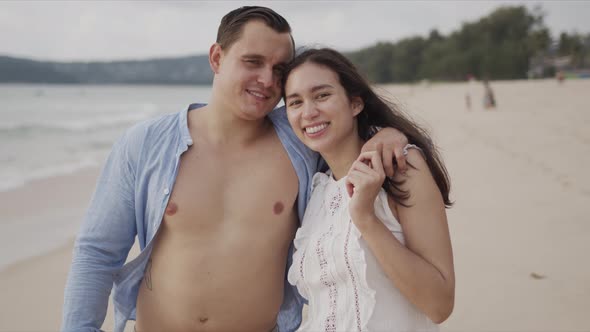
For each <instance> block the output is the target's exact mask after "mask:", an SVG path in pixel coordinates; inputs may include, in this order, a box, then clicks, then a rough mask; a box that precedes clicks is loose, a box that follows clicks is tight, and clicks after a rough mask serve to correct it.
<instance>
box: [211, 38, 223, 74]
mask: <svg viewBox="0 0 590 332" xmlns="http://www.w3.org/2000/svg"><path fill="white" fill-rule="evenodd" d="M222 55H223V50H222V49H221V45H219V44H218V43H215V44H213V45H211V48H210V49H209V66H211V70H213V73H214V74H218V73H219V67H220V65H221V58H222Z"/></svg>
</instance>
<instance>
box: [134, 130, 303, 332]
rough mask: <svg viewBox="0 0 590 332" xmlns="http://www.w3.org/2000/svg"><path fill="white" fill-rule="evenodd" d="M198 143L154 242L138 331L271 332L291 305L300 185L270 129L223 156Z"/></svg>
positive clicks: (180, 173) (142, 290)
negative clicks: (290, 267)
mask: <svg viewBox="0 0 590 332" xmlns="http://www.w3.org/2000/svg"><path fill="white" fill-rule="evenodd" d="M205 141H206V140H199V137H198V135H197V137H195V139H194V142H195V143H194V144H193V145H192V146H191V148H190V149H189V150H188V151H187V152H185V153H184V154H183V155H182V157H181V160H180V166H179V170H178V176H177V178H176V181H175V185H174V188H173V191H172V193H171V195H170V199H169V201H168V205H167V210H166V213H165V214H164V218H163V220H162V224H161V226H160V228H159V230H158V233H157V235H156V237H155V239H154V247H153V251H152V255H151V258H150V261H149V263H148V265H147V267H146V271H145V276H144V280H143V281H142V283H141V286H140V290H139V296H138V301H137V329H138V331H164V330H167V331H230V330H241V331H250V330H251V331H263V330H270V329H272V328H273V326H274V325H275V322H276V317H277V314H278V311H279V307H280V305H281V303H282V300H283V298H282V296H283V285H284V273H285V266H286V257H287V252H288V248H289V245H290V243H291V240H292V238H293V234H294V232H295V229H296V227H297V215H296V211H295V201H296V198H297V192H298V182H297V176H296V173H295V170H294V169H293V166H292V164H291V162H290V160H289V157H288V155H287V153H286V151H285V150H284V148H283V146H282V144H281V142H280V141H279V139H278V137H277V135H276V133H275V132H274V131H273V129H271V131H269V134H267V135H265V136H264V137H263V138H261V139H260V140H259V141H258V142H256V143H255V144H252V145H250V146H249V147H244V148H241V149H232V151H222V150H220V149H219V148H218V147H212V146H210V145H209V144H207V143H206V142H205Z"/></svg>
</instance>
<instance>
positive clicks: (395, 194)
mask: <svg viewBox="0 0 590 332" xmlns="http://www.w3.org/2000/svg"><path fill="white" fill-rule="evenodd" d="M306 62H311V63H314V64H317V65H320V66H325V67H327V68H329V69H331V70H332V71H334V72H335V73H336V74H337V75H338V78H339V79H340V84H341V85H342V87H344V90H346V94H347V95H348V98H349V99H351V98H352V97H357V96H358V97H360V98H361V99H362V100H363V102H364V103H365V107H364V109H363V111H362V112H361V113H360V114H359V115H357V121H358V133H359V136H360V137H361V139H363V140H364V141H367V140H369V139H370V138H371V136H372V135H373V134H374V128H375V127H382V128H384V127H392V128H395V129H397V130H399V131H401V132H402V133H404V134H405V135H406V137H407V138H408V141H409V142H410V144H415V145H417V146H418V147H420V148H421V149H422V152H423V153H424V154H423V155H424V157H425V159H426V163H427V164H428V168H429V169H430V172H431V173H432V176H433V177H434V180H435V181H436V184H437V186H438V189H439V190H440V192H441V194H442V197H443V200H444V203H445V206H447V207H450V206H451V205H452V204H453V203H452V202H451V201H450V200H449V191H450V180H449V175H448V173H447V170H446V168H445V166H444V164H443V162H442V159H441V158H440V156H439V154H438V152H437V150H436V147H435V145H434V143H433V142H432V139H431V138H430V136H429V135H428V133H427V132H426V131H425V130H424V129H422V128H421V127H420V126H418V125H417V124H416V123H414V122H413V121H411V120H410V119H408V118H407V117H406V116H404V115H403V114H402V113H401V112H400V111H399V110H398V108H397V106H396V105H394V104H393V103H392V102H390V101H387V100H385V99H384V98H382V97H380V96H378V95H377V94H376V93H375V92H374V91H373V89H372V88H371V86H370V85H369V83H368V81H367V80H366V79H365V78H364V77H363V76H362V75H361V74H360V73H359V71H358V70H357V69H356V67H355V66H354V65H353V64H352V62H350V61H349V60H348V59H347V58H346V57H345V56H344V55H342V54H340V53H339V52H338V51H335V50H332V49H329V48H321V49H308V50H306V51H304V52H303V53H301V54H299V55H297V56H296V57H295V58H294V59H293V61H292V62H291V63H289V65H287V67H286V68H285V72H284V75H283V78H282V87H283V98H284V97H285V83H286V81H287V78H288V77H289V74H290V73H291V71H292V70H294V69H295V68H297V67H299V66H301V65H302V64H304V63H306ZM410 167H413V166H412V165H411V164H410ZM402 184H403V181H401V182H397V181H393V180H392V179H390V178H385V181H384V182H383V189H385V191H386V192H387V193H388V194H389V195H390V196H391V197H392V198H393V199H394V200H395V202H396V203H398V204H400V205H403V206H407V204H405V202H406V201H407V199H408V198H409V197H410V193H409V192H407V191H405V190H402V189H401V185H402Z"/></svg>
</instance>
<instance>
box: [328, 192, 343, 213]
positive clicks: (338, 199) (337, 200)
mask: <svg viewBox="0 0 590 332" xmlns="http://www.w3.org/2000/svg"><path fill="white" fill-rule="evenodd" d="M341 203H342V193H341V192H340V187H338V190H337V191H336V194H335V195H334V196H332V199H331V200H330V205H329V208H330V214H331V215H332V217H333V216H334V214H336V210H337V209H338V208H339V207H340V204H341Z"/></svg>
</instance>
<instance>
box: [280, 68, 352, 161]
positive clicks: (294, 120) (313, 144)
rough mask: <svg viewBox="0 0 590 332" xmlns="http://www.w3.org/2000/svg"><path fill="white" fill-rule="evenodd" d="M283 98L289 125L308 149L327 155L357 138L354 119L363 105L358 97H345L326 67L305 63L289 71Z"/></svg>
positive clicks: (341, 88)
mask: <svg viewBox="0 0 590 332" xmlns="http://www.w3.org/2000/svg"><path fill="white" fill-rule="evenodd" d="M285 96H286V97H285V106H286V107H287V116H288V118H289V123H290V124H291V127H292V128H293V131H294V132H295V134H296V135H297V137H298V138H299V139H300V140H301V141H302V142H303V143H304V144H305V145H306V146H307V147H309V148H310V149H312V150H314V151H317V152H320V153H325V152H329V151H332V150H333V149H335V148H336V147H338V146H340V144H342V143H345V141H346V140H349V139H351V138H354V137H355V136H358V133H357V126H356V118H355V116H356V115H357V114H358V113H360V111H362V108H363V104H362V102H361V101H360V98H358V97H357V98H353V100H350V99H349V98H348V96H347V94H346V91H345V90H344V87H342V85H341V84H340V80H339V79H338V75H337V74H336V73H335V72H334V71H332V70H331V69H329V68H328V67H325V66H321V65H318V64H315V63H311V62H306V63H304V64H302V65H300V66H299V67H297V68H295V69H294V70H292V71H291V72H290V74H289V77H288V78H287V81H286V83H285ZM352 135H355V136H352Z"/></svg>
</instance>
